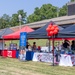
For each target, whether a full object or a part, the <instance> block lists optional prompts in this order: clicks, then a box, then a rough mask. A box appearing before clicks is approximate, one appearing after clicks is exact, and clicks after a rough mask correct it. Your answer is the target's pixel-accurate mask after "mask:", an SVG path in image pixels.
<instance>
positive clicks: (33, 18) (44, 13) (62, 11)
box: [0, 0, 75, 29]
mask: <svg viewBox="0 0 75 75" xmlns="http://www.w3.org/2000/svg"><path fill="white" fill-rule="evenodd" d="M73 1H75V0H71V2H73ZM19 14H20V15H21V16H22V19H21V24H26V23H32V22H37V21H41V20H45V19H51V18H55V17H60V16H65V15H67V3H66V4H65V5H63V6H62V7H61V8H59V7H56V6H53V5H52V4H43V5H42V6H41V7H40V8H39V7H36V8H35V9H34V12H33V13H32V14H31V15H29V16H27V12H24V10H18V11H17V13H15V14H12V16H9V15H7V14H3V16H2V17H0V29H3V28H6V27H13V26H19V18H18V15H19Z"/></svg>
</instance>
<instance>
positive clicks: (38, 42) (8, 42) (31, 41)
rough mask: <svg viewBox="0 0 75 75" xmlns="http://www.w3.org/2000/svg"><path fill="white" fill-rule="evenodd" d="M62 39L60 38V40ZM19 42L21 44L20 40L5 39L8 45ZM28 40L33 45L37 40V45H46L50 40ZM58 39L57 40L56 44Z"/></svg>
mask: <svg viewBox="0 0 75 75" xmlns="http://www.w3.org/2000/svg"><path fill="white" fill-rule="evenodd" d="M59 41H60V40H59ZM11 42H12V43H17V45H18V46H19V40H12V41H11V40H10V41H9V40H8V41H5V43H6V44H7V46H9V44H10V43H11ZM28 42H29V43H30V44H31V45H33V42H36V45H37V46H46V43H47V42H49V41H48V39H30V40H28ZM51 42H52V41H51ZM57 42H58V41H55V45H56V43H57Z"/></svg>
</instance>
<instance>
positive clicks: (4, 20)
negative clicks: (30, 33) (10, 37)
mask: <svg viewBox="0 0 75 75" xmlns="http://www.w3.org/2000/svg"><path fill="white" fill-rule="evenodd" d="M10 20H11V17H9V15H7V14H3V16H2V17H1V18H0V29H3V28H6V27H9V26H10Z"/></svg>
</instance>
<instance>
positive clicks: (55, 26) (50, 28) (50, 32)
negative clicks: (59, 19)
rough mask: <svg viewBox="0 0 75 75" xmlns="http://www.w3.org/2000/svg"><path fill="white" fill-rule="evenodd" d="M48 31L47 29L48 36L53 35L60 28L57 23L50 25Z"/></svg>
mask: <svg viewBox="0 0 75 75" xmlns="http://www.w3.org/2000/svg"><path fill="white" fill-rule="evenodd" d="M46 31H47V36H53V35H56V34H57V33H58V31H59V28H58V26H57V25H51V24H50V25H49V26H48V27H47V28H46Z"/></svg>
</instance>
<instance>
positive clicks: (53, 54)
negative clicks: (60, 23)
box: [52, 35, 54, 66]
mask: <svg viewBox="0 0 75 75" xmlns="http://www.w3.org/2000/svg"><path fill="white" fill-rule="evenodd" d="M52 50H53V66H54V35H53V36H52Z"/></svg>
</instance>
